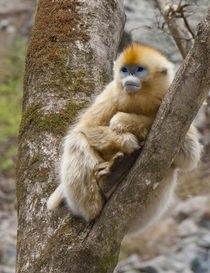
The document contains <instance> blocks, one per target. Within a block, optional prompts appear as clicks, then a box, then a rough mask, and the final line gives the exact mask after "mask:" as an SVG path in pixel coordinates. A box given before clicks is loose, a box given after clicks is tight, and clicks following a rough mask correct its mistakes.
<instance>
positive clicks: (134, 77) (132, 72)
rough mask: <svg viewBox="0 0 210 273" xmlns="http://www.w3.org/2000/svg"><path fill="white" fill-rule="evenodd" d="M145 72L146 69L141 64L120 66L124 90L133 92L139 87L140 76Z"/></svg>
mask: <svg viewBox="0 0 210 273" xmlns="http://www.w3.org/2000/svg"><path fill="white" fill-rule="evenodd" d="M146 74H147V69H146V67H145V66H142V65H135V66H129V65H123V66H122V67H121V68H120V77H121V79H122V85H123V88H124V90H125V91H126V92H128V93H134V92H137V91H139V90H140V89H141V78H142V77H144V76H145V75H146Z"/></svg>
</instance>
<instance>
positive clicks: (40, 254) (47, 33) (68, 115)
mask: <svg viewBox="0 0 210 273" xmlns="http://www.w3.org/2000/svg"><path fill="white" fill-rule="evenodd" d="M124 21H125V15H124V8H123V1H121V0H115V1H108V0H88V1H85V0H56V1H51V0H45V1H41V0H40V1H39V2H38V6H37V13H36V20H35V25H34V28H33V33H32V39H31V43H30V45H29V48H28V52H27V58H26V68H25V77H24V97H23V114H22V121H21V126H20V134H19V149H18V150H19V151H18V159H17V210H18V235H17V269H16V272H18V273H19V272H30V273H32V272H34V273H38V272H46V273H49V272H51V273H52V272H59V273H61V272H62V273H64V272H68V273H69V272H74V273H76V272H83V273H84V272H87V273H88V272H91V273H93V272H106V271H105V269H107V268H109V270H111V269H110V268H113V266H114V264H115V263H116V262H117V246H116V247H115V248H113V250H112V253H109V252H108V253H109V254H106V253H107V249H105V250H103V249H102V247H101V246H100V247H99V248H98V249H97V251H96V252H95V249H96V246H95V247H94V249H91V246H88V245H87V246H86V244H85V238H86V237H87V235H88V233H89V231H90V230H89V228H90V227H89V226H86V225H85V224H84V223H83V222H81V221H80V220H78V219H76V218H73V217H72V216H71V215H70V212H69V211H68V210H67V209H66V208H65V207H63V208H62V209H61V210H60V211H58V212H56V213H49V212H48V211H47V209H46V201H47V198H48V197H49V196H50V194H51V193H52V192H53V190H54V189H55V187H56V185H57V184H58V181H57V180H58V179H57V162H58V161H59V160H58V158H59V147H60V142H61V139H62V137H63V136H64V134H65V132H66V130H67V128H68V126H69V125H70V124H71V123H72V121H73V120H74V118H75V116H76V114H77V112H78V111H79V110H80V109H82V108H83V107H84V105H86V104H87V103H88V102H89V101H90V100H91V95H92V94H93V93H99V92H101V90H102V89H103V88H104V85H105V84H106V83H107V82H108V81H109V80H110V77H111V70H112V63H113V60H114V59H115V58H116V52H117V48H118V46H119V42H120V37H121V33H122V30H123V26H124ZM87 249H89V250H90V251H87ZM105 254H106V255H107V260H106V255H105ZM103 256H104V261H103V264H102V262H101V260H100V257H103ZM108 256H110V257H111V260H110V261H109V260H108ZM78 259H79V261H78Z"/></svg>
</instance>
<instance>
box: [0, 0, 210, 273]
mask: <svg viewBox="0 0 210 273" xmlns="http://www.w3.org/2000/svg"><path fill="white" fill-rule="evenodd" d="M173 3H176V1H173ZM183 3H190V7H189V8H188V10H187V15H189V17H188V20H189V22H190V26H191V27H192V29H193V30H194V31H195V28H196V25H197V23H198V22H199V20H200V19H201V18H202V17H203V15H204V14H205V12H206V10H207V6H208V4H209V0H199V1H183ZM35 6H36V0H9V1H8V0H1V1H0V273H14V272H15V243H16V227H17V221H16V208H15V159H16V152H17V135H18V126H19V123H20V117H21V97H22V87H23V83H22V80H23V72H24V58H25V52H26V47H27V43H28V40H29V38H30V34H31V29H32V25H33V19H34V12H35ZM125 11H126V16H127V21H126V25H125V32H124V35H123V41H122V44H121V47H120V50H122V48H123V46H124V45H126V44H128V43H129V42H130V41H131V40H134V41H138V42H141V43H145V44H148V45H151V46H154V47H156V48H157V49H159V50H160V51H161V52H162V53H164V54H166V55H167V56H168V57H169V59H170V60H172V61H173V62H174V63H176V65H177V68H178V66H179V65H180V64H181V62H182V59H181V55H180V54H179V52H178V50H177V49H176V46H175V44H174V42H173V39H172V38H171V36H170V35H169V33H168V30H167V27H166V26H164V24H163V19H162V17H161V15H160V13H159V11H158V9H157V7H156V5H155V2H154V1H152V0H149V1H146V0H141V1H139V0H125ZM209 104H210V99H208V100H207V101H206V103H205V105H203V107H202V109H201V111H200V113H199V115H198V117H197V118H196V125H197V127H198V128H199V132H200V140H201V142H202V143H203V145H204V155H203V159H202V162H201V164H200V166H199V168H198V169H196V170H195V171H193V172H191V173H188V174H180V180H179V185H178V187H177V198H176V200H175V203H174V205H173V206H172V207H171V208H170V209H169V211H168V213H167V214H166V215H165V216H164V217H163V218H162V219H161V220H160V221H159V222H158V223H156V224H155V225H154V226H152V227H151V228H150V229H149V230H147V231H146V232H145V233H144V234H142V235H136V236H130V237H127V238H126V239H125V240H124V241H123V243H122V248H121V253H120V260H122V261H121V262H120V263H119V265H118V268H117V269H116V272H118V273H119V272H126V273H134V272H148V273H159V272H180V273H192V272H195V273H209V272H210V197H209V194H210V108H209Z"/></svg>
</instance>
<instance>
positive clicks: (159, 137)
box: [87, 9, 210, 241]
mask: <svg viewBox="0 0 210 273" xmlns="http://www.w3.org/2000/svg"><path fill="white" fill-rule="evenodd" d="M209 35H210V9H209V10H208V14H207V16H206V18H205V19H204V20H203V21H202V22H201V23H200V24H199V25H198V29H197V34H196V37H195V43H194V45H193V47H192V49H191V50H190V52H189V54H188V55H187V57H186V59H185V61H184V63H183V65H182V66H181V67H180V69H179V70H178V72H177V74H176V76H175V79H174V81H173V83H172V85H171V86H170V89H169V91H168V93H167V95H166V96H165V98H164V100H163V102H162V104H161V106H160V109H159V111H158V114H157V117H156V119H155V122H154V124H153V126H152V129H151V131H150V133H149V136H148V138H147V140H146V143H145V146H144V147H143V150H142V152H141V154H140V156H139V158H138V160H137V161H136V162H135V164H134V166H133V167H132V169H131V171H130V172H129V174H128V175H127V176H126V177H125V173H126V169H125V168H126V167H125V165H124V164H123V162H122V165H121V172H123V173H124V175H123V176H124V181H123V182H122V183H121V184H120V185H119V187H118V188H117V190H116V191H115V192H114V194H113V195H112V197H111V198H110V200H109V201H108V203H107V204H106V206H105V208H104V210H103V212H102V214H101V216H100V217H99V219H98V220H97V222H96V224H95V225H94V227H93V230H92V231H91V233H90V234H89V236H88V239H87V241H89V240H92V239H93V237H95V236H96V237H97V234H100V232H102V231H103V234H104V235H103V236H102V237H103V238H104V240H107V238H105V237H106V236H107V232H109V231H110V230H111V231H112V233H113V234H114V235H115V236H116V241H118V240H120V239H121V238H122V237H123V236H124V234H125V232H126V230H127V229H128V227H129V223H130V222H131V221H132V219H133V218H134V217H135V215H136V211H138V214H140V213H139V212H140V211H141V209H143V206H144V203H145V200H147V199H148V197H149V195H150V194H151V191H152V190H153V185H154V183H156V182H159V181H160V180H161V178H162V177H163V176H164V173H165V172H166V171H167V169H168V168H169V167H170V165H171V162H172V161H173V158H174V156H175V154H176V152H177V151H178V149H179V147H180V144H181V141H182V139H183V138H184V135H185V134H186V132H187V130H188V129H189V127H190V124H191V122H192V121H193V119H194V117H195V115H196V114H197V112H198V110H199V108H200V106H201V105H202V103H203V101H204V100H205V98H206V96H207V94H208V90H209V89H210V81H209V80H210V70H209V67H210V44H209ZM131 160H133V158H132V159H131ZM126 161H127V162H126V164H127V168H128V169H127V172H128V171H129V166H128V165H129V164H128V161H129V158H126ZM118 165H119V164H118ZM119 169H120V167H119ZM119 173H120V170H119ZM121 179H122V177H121ZM148 181H149V183H146V182H148ZM148 184H149V186H148Z"/></svg>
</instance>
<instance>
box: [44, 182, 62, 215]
mask: <svg viewBox="0 0 210 273" xmlns="http://www.w3.org/2000/svg"><path fill="white" fill-rule="evenodd" d="M63 198H64V197H63V186H62V184H60V185H59V186H58V187H57V188H56V190H55V191H54V192H53V193H52V194H51V195H50V198H49V199H48V201H47V209H48V210H54V209H56V208H57V207H58V206H59V205H60V204H61V202H62V201H63Z"/></svg>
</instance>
